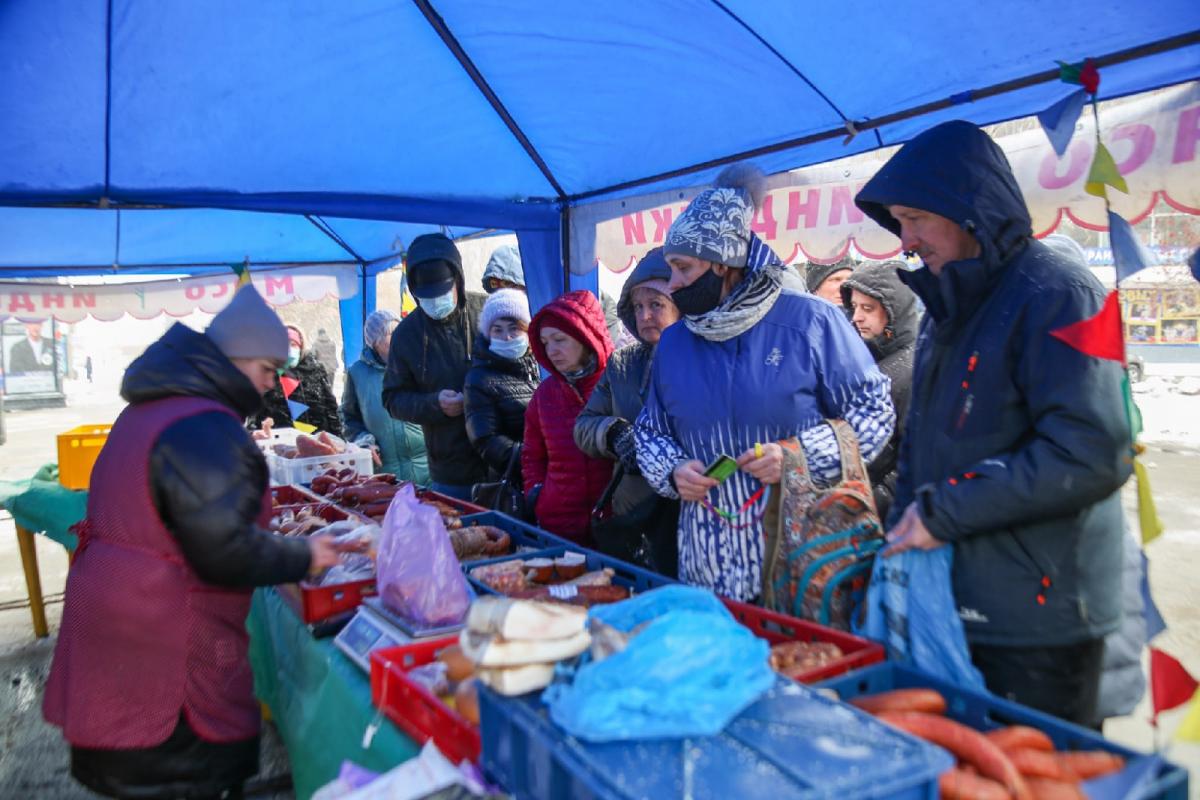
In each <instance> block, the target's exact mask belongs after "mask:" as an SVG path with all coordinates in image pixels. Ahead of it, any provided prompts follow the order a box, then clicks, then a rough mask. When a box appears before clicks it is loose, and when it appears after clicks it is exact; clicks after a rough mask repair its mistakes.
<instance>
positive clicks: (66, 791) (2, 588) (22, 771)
mask: <svg viewBox="0 0 1200 800" xmlns="http://www.w3.org/2000/svg"><path fill="white" fill-rule="evenodd" d="M1157 366H1159V365H1156V367H1157ZM68 393H69V396H70V405H69V406H68V407H67V408H65V409H53V410H39V411H23V412H12V413H9V414H8V415H7V417H6V422H7V424H8V444H6V445H5V446H3V447H2V448H0V479H9V480H12V479H18V478H25V477H28V476H29V475H31V474H32V473H33V472H34V470H36V469H37V467H39V466H41V465H42V464H45V463H47V462H51V461H54V460H55V452H54V435H55V434H56V433H58V432H60V431H63V430H66V429H68V428H71V427H74V426H75V425H79V424H83V423H88V422H105V421H111V420H112V419H114V418H115V417H116V415H117V413H118V412H119V410H120V408H121V404H120V402H119V401H115V400H114V398H115V396H116V383H115V377H110V378H109V380H108V382H106V383H104V384H96V385H88V384H71V385H70V386H69V387H68ZM1134 394H1135V398H1136V400H1137V402H1138V405H1139V407H1140V408H1141V411H1142V415H1143V418H1144V424H1145V433H1144V434H1143V436H1142V441H1143V442H1145V443H1147V444H1148V445H1149V449H1148V451H1147V453H1146V454H1145V455H1144V456H1143V461H1144V463H1145V464H1146V466H1147V468H1148V471H1149V474H1150V481H1151V485H1152V486H1153V489H1154V496H1155V498H1156V501H1157V503H1158V509H1159V514H1160V517H1161V518H1162V521H1163V523H1164V524H1165V526H1166V528H1167V531H1166V533H1164V534H1163V535H1162V537H1160V538H1159V539H1158V540H1157V541H1155V542H1153V543H1151V544H1150V545H1149V546H1148V547H1147V548H1146V552H1147V555H1148V557H1149V559H1150V580H1151V586H1152V589H1153V592H1154V595H1155V598H1156V600H1157V602H1158V605H1159V608H1160V610H1161V611H1162V614H1163V617H1164V618H1165V620H1166V622H1167V625H1168V630H1167V631H1166V632H1164V633H1163V634H1161V635H1160V636H1159V637H1158V638H1157V639H1156V640H1155V642H1154V644H1155V646H1156V647H1159V648H1160V649H1163V650H1165V651H1167V652H1169V653H1171V654H1172V655H1174V656H1175V657H1177V658H1179V659H1180V660H1181V661H1182V662H1183V663H1184V665H1185V666H1186V667H1187V668H1188V669H1189V670H1190V671H1191V672H1192V674H1193V675H1197V676H1200V580H1198V579H1197V578H1196V569H1197V565H1200V504H1198V503H1197V502H1196V492H1197V488H1198V487H1200V413H1197V412H1200V376H1191V377H1182V378H1178V377H1164V376H1163V375H1160V374H1156V373H1155V374H1151V376H1150V377H1148V378H1147V380H1145V381H1143V382H1141V383H1138V384H1135V385H1134ZM1124 500H1125V505H1126V508H1127V509H1128V510H1129V512H1130V517H1129V518H1130V520H1131V522H1133V521H1135V520H1136V515H1135V514H1134V509H1135V506H1134V503H1135V501H1136V495H1135V493H1134V491H1133V484H1132V482H1131V483H1130V486H1128V487H1126V489H1125V492H1124ZM1133 524H1136V523H1135V522H1134V523H1133ZM37 544H38V557H39V560H40V563H41V576H42V586H43V591H44V592H45V593H46V594H47V595H49V596H51V597H54V596H56V595H57V596H61V594H60V593H61V592H62V590H63V586H64V583H65V579H66V569H67V560H66V554H65V552H64V551H63V549H62V548H61V547H58V546H57V545H55V544H54V543H53V542H50V541H48V540H47V539H45V538H44V537H37ZM24 598H25V585H24V579H23V576H22V573H21V567H20V559H19V556H18V554H17V547H16V540H15V536H14V534H13V527H12V521H11V519H10V518H8V516H7V514H3V513H2V512H0V604H3V605H0V681H2V684H0V797H3V798H7V797H37V798H42V797H48V798H87V797H93V796H94V795H92V794H90V793H89V792H86V791H84V790H82V789H80V788H79V787H78V786H77V785H76V784H74V783H73V782H72V781H71V779H70V777H69V773H68V763H67V759H68V754H67V750H66V747H65V746H64V745H63V743H62V740H61V738H60V737H59V735H58V732H57V730H56V729H54V728H50V727H49V726H47V725H45V724H44V723H43V722H42V721H41V714H40V705H41V689H42V685H43V683H44V681H45V676H46V673H47V671H48V668H49V659H50V655H51V653H52V652H53V641H54V639H53V635H54V634H56V633H57V630H58V621H59V618H60V615H61V609H62V606H61V604H60V603H56V604H51V605H50V606H48V608H47V615H48V617H49V620H50V629H51V638H50V639H49V640H43V641H40V642H39V641H36V640H35V639H34V638H33V634H32V630H31V627H30V622H29V611H28V608H24V607H16V608H5V606H6V605H9V604H10V601H15V602H18V603H19V602H20V601H22V600H23V599H24ZM1149 716H1150V712H1149V704H1148V701H1144V702H1143V704H1142V707H1140V708H1139V709H1137V710H1136V711H1135V712H1134V713H1133V714H1132V715H1130V716H1129V717H1124V718H1120V719H1114V720H1109V721H1108V723H1107V724H1106V726H1105V733H1106V735H1108V736H1109V737H1110V738H1112V739H1114V740H1116V741H1118V742H1121V743H1123V744H1126V745H1128V746H1130V747H1133V748H1136V749H1139V750H1151V749H1153V748H1154V731H1153V729H1152V728H1151V727H1150V725H1149V723H1148V720H1149ZM1181 718H1182V712H1168V713H1167V714H1164V715H1163V716H1162V717H1161V718H1160V730H1161V733H1160V736H1159V738H1160V739H1161V740H1162V742H1164V743H1166V742H1167V741H1168V740H1169V735H1170V733H1171V732H1173V731H1174V729H1175V727H1176V726H1177V725H1178V724H1179V721H1180V720H1181ZM1169 757H1170V758H1172V759H1173V760H1175V761H1177V762H1178V763H1180V764H1182V765H1185V766H1187V767H1189V768H1190V769H1191V772H1192V779H1191V787H1192V791H1191V795H1192V797H1193V798H1200V745H1182V744H1175V745H1172V746H1171V749H1170V751H1169ZM286 768H287V767H286V755H285V754H284V753H283V751H282V748H281V746H280V745H279V743H278V739H277V738H274V737H268V739H267V741H266V743H265V744H264V769H263V773H264V774H269V775H274V774H277V773H278V772H280V771H283V770H286ZM280 796H281V797H287V796H290V795H286V794H285V795H280Z"/></svg>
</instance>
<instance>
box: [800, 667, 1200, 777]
mask: <svg viewBox="0 0 1200 800" xmlns="http://www.w3.org/2000/svg"><path fill="white" fill-rule="evenodd" d="M816 686H817V687H818V688H822V689H832V690H833V691H835V692H837V695H838V697H840V698H841V699H842V700H848V699H850V698H852V697H857V696H859V695H863V694H876V693H878V692H886V691H890V690H892V689H915V688H929V689H936V690H937V691H938V692H940V693H941V694H942V696H943V697H945V698H946V716H948V717H950V718H951V719H954V720H957V721H958V722H961V723H963V724H964V725H968V726H970V727H972V728H974V729H976V730H979V731H989V730H992V729H994V728H1000V727H1004V726H1006V725H1028V726H1030V727H1033V728H1037V729H1038V730H1041V731H1043V732H1044V733H1046V735H1048V736H1049V737H1050V740H1051V741H1053V742H1054V747H1055V749H1057V750H1107V751H1108V752H1110V753H1116V754H1117V755H1119V756H1122V757H1124V758H1125V760H1126V765H1125V769H1124V770H1122V771H1121V772H1120V773H1117V774H1116V775H1111V776H1105V777H1103V778H1097V779H1095V780H1091V781H1088V782H1086V783H1084V784H1083V786H1084V788H1085V789H1086V790H1087V794H1088V797H1089V798H1091V800H1117V798H1121V800H1150V798H1162V800H1187V796H1188V773H1187V770H1185V769H1183V768H1181V767H1178V766H1176V765H1174V764H1172V763H1170V762H1168V761H1164V760H1163V759H1161V758H1160V757H1158V756H1149V755H1143V754H1141V753H1138V752H1136V751H1134V750H1130V749H1128V748H1126V747H1121V746H1120V745H1118V744H1115V743H1113V742H1110V741H1109V740H1107V739H1105V738H1104V737H1103V736H1101V735H1100V734H1099V733H1097V732H1096V731H1094V730H1090V729H1088V728H1083V727H1080V726H1078V725H1074V724H1072V723H1070V722H1066V721H1064V720H1061V719H1058V718H1057V717H1052V716H1050V715H1049V714H1043V713H1042V712H1040V711H1036V710H1034V709H1032V708H1028V707H1027V706H1023V705H1019V704H1017V703H1013V702H1011V701H1008V700H1004V699H1001V698H999V697H996V696H995V695H991V694H986V693H984V692H977V691H973V690H970V689H964V688H962V687H960V686H955V685H954V684H951V683H946V682H945V681H940V680H938V679H937V678H934V677H932V676H930V675H926V674H924V673H923V672H919V671H917V670H914V669H910V668H908V667H904V666H901V665H899V664H893V663H885V664H876V665H874V666H870V667H865V668H863V669H860V670H857V671H855V672H850V673H847V674H845V675H839V676H837V677H835V678H830V679H829V680H826V681H822V682H820V683H818V684H816ZM1139 774H1143V775H1144V776H1145V778H1144V780H1143V781H1139V786H1138V789H1137V791H1135V792H1132V793H1131V792H1130V791H1129V790H1128V783H1129V782H1130V780H1131V779H1132V778H1133V777H1134V776H1136V775H1139Z"/></svg>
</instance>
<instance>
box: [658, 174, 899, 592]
mask: <svg viewBox="0 0 1200 800" xmlns="http://www.w3.org/2000/svg"><path fill="white" fill-rule="evenodd" d="M764 185H765V181H764V180H763V178H762V175H761V173H759V172H758V171H757V170H755V169H753V168H745V167H741V168H738V167H734V168H730V169H727V170H726V171H725V172H723V173H722V174H721V175H720V176H718V178H717V185H716V187H715V188H713V189H708V190H706V191H704V192H702V193H701V194H700V195H698V196H697V197H696V199H694V200H692V202H691V204H690V205H689V206H688V207H687V209H686V210H685V211H684V212H683V213H682V214H681V215H680V216H679V217H678V219H676V220H675V222H674V224H673V225H672V226H671V228H670V230H669V231H668V233H667V239H666V242H665V244H664V246H663V253H664V255H665V256H666V259H667V263H668V264H669V265H670V267H671V280H670V283H669V284H668V288H669V289H670V291H671V292H672V299H673V300H674V301H675V305H676V306H677V307H678V308H679V311H680V312H681V313H682V314H683V315H684V317H683V321H682V324H678V323H677V324H675V325H672V326H671V327H669V328H668V329H667V330H666V331H664V332H663V334H662V338H661V339H660V340H659V344H658V350H657V352H656V353H655V355H654V366H653V369H652V373H651V378H650V391H649V395H648V397H647V399H646V406H645V409H644V410H643V411H642V413H641V415H640V416H639V417H638V420H637V425H636V436H637V457H638V464H639V466H640V467H641V469H642V474H643V475H644V476H645V478H646V480H647V481H649V482H650V485H651V486H652V487H654V489H655V491H657V492H658V493H659V494H661V495H663V496H666V497H679V498H681V499H682V500H683V501H684V502H683V504H682V507H681V511H680V516H679V577H680V579H682V580H684V581H685V582H687V583H690V584H693V585H697V586H705V587H708V588H711V589H712V590H713V591H715V592H717V593H718V594H721V595H724V596H726V597H731V598H734V599H736V600H754V599H757V598H758V597H759V596H760V594H761V582H762V566H763V564H762V562H763V523H762V511H763V508H764V506H765V492H764V491H763V489H764V487H765V486H767V485H771V484H776V483H778V482H779V479H780V473H781V470H782V464H783V453H782V448H781V447H780V446H779V445H778V444H777V442H779V441H783V440H787V439H790V438H793V437H798V438H799V440H800V443H801V445H802V447H803V448H804V454H805V456H806V458H807V461H808V465H809V468H810V471H811V473H812V476H813V479H814V482H815V483H817V484H818V485H828V484H829V483H831V482H835V481H837V480H838V479H839V478H840V476H841V461H840V457H839V450H838V446H837V441H836V439H835V437H834V434H833V429H832V428H831V427H830V426H829V425H827V424H825V420H830V419H841V420H845V421H846V422H847V423H849V425H850V427H851V428H852V429H853V430H854V433H855V434H856V435H857V437H858V442H859V449H860V451H861V453H862V457H863V460H864V462H870V461H871V460H872V459H874V458H875V456H876V455H877V454H878V453H879V452H880V450H881V449H882V448H883V447H884V445H886V444H887V442H888V439H889V438H890V437H891V435H892V429H893V427H894V424H895V418H896V414H895V411H894V410H893V408H892V401H891V398H890V397H889V391H888V388H889V382H888V379H887V378H886V377H885V376H884V375H883V374H882V373H881V372H880V371H879V369H878V368H877V367H876V366H875V363H874V361H873V360H872V358H871V354H870V353H869V352H868V351H867V348H866V345H864V344H863V342H862V338H861V337H860V336H859V335H858V333H857V332H856V331H855V330H854V328H853V327H851V325H850V323H849V322H848V321H847V320H846V315H845V314H844V313H843V312H842V311H841V310H840V309H838V308H837V307H835V306H833V305H832V304H830V303H827V302H825V301H823V300H820V299H818V298H816V297H814V296H812V295H810V294H807V293H805V292H803V291H802V290H797V289H794V288H792V286H791V282H790V281H789V280H788V275H789V273H790V270H789V269H788V268H787V267H786V266H785V265H784V264H783V263H782V262H780V260H779V258H778V257H777V256H776V255H775V254H774V253H773V252H771V249H770V248H769V247H768V246H767V245H766V244H764V243H763V242H762V241H760V240H759V239H758V238H757V237H756V236H754V234H753V233H751V231H750V222H751V220H752V219H753V217H754V211H755V207H756V205H757V202H758V201H759V199H760V197H761V191H762V188H763V186H764ZM722 455H727V456H731V457H733V458H735V459H737V463H738V467H739V469H738V471H737V472H735V473H734V474H733V475H732V476H731V477H729V478H728V479H726V480H725V481H723V482H721V483H718V482H717V481H716V480H713V479H711V478H708V477H706V476H705V475H704V471H705V468H706V466H707V465H709V464H712V463H713V462H714V461H715V460H716V459H717V458H718V457H720V456H722ZM716 511H722V512H724V513H725V514H728V515H730V517H731V519H726V518H723V516H722V515H720V514H718V513H716Z"/></svg>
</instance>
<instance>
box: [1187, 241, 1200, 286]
mask: <svg viewBox="0 0 1200 800" xmlns="http://www.w3.org/2000/svg"><path fill="white" fill-rule="evenodd" d="M1188 265H1189V266H1190V267H1191V268H1192V277H1193V278H1195V279H1196V280H1198V281H1200V247H1197V248H1196V252H1194V253H1192V257H1191V258H1189V259H1188Z"/></svg>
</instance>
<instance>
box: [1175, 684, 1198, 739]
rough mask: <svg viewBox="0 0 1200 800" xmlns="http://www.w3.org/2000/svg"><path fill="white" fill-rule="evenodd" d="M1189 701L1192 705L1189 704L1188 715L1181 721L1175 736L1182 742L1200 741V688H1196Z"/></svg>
mask: <svg viewBox="0 0 1200 800" xmlns="http://www.w3.org/2000/svg"><path fill="white" fill-rule="evenodd" d="M1189 702H1191V705H1190V706H1188V712H1187V716H1185V717H1184V718H1183V722H1181V723H1179V728H1178V729H1176V731H1175V738H1176V740H1178V741H1181V742H1197V743H1200V689H1197V690H1196V693H1195V694H1194V695H1192V699H1191V700H1190V701H1189Z"/></svg>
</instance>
